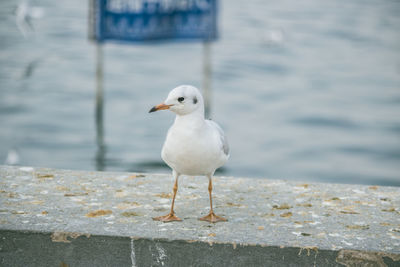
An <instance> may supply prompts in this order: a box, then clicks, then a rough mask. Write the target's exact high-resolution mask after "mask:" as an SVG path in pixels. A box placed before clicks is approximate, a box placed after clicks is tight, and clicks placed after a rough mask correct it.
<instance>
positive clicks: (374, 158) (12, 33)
mask: <svg viewBox="0 0 400 267" xmlns="http://www.w3.org/2000/svg"><path fill="white" fill-rule="evenodd" d="M21 5H22V6H21ZM88 7H89V4H88V2H86V1H78V0H69V1H51V0H36V1H30V2H21V1H11V0H2V1H0V164H15V165H30V166H38V167H52V168H63V169H80V170H106V171H135V172H136V171H137V172H157V173H168V172H170V170H169V169H168V167H166V165H164V163H163V162H162V160H161V156H160V152H161V148H162V144H163V142H164V138H165V135H166V133H167V130H168V128H169V126H170V125H171V124H172V122H173V120H174V114H172V113H171V112H157V113H154V114H148V110H149V109H150V108H151V107H152V106H153V105H155V104H158V103H160V102H162V101H163V100H164V99H165V98H166V96H167V94H168V92H169V91H170V90H171V89H172V88H174V87H176V86H178V85H181V84H192V85H194V86H196V87H199V88H200V87H201V85H202V67H203V66H202V60H203V57H202V52H203V46H202V44H201V43H195V42H192V43H184V42H183V43H182V42H163V43H155V44H151V45H147V44H142V45H123V44H117V43H107V44H106V45H105V46H104V48H103V50H104V93H105V95H104V99H105V106H104V149H99V147H98V146H97V143H96V125H95V85H96V82H95V81H96V75H95V67H96V63H95V59H96V58H95V55H96V51H95V45H94V44H93V43H91V42H90V41H89V40H88V37H87V35H88ZM399 14H400V1H397V0H363V1H361V0H351V1H344V0H331V1H318V0H306V1H301V2H298V1H286V0H283V1H270V0H251V1H240V0H229V1H228V0H223V1H220V2H219V33H220V34H219V35H220V38H219V39H218V40H217V41H216V42H214V43H213V44H212V47H211V54H212V57H211V61H212V73H213V74H212V103H211V104H212V107H211V117H212V119H213V120H215V121H217V122H218V123H219V124H220V125H221V126H222V127H223V128H224V130H225V132H226V134H227V135H228V139H229V142H230V146H231V158H230V161H229V162H228V164H227V165H226V166H225V167H223V168H222V169H221V170H220V171H219V172H218V175H229V176H246V177H255V178H274V179H288V180H298V181H319V182H336V183H359V184H377V185H395V186H400V16H399Z"/></svg>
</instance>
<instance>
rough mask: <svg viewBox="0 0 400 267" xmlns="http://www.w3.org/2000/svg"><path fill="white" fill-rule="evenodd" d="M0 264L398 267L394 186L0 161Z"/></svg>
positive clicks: (398, 194) (398, 203) (398, 191)
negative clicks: (212, 217)
mask: <svg viewBox="0 0 400 267" xmlns="http://www.w3.org/2000/svg"><path fill="white" fill-rule="evenodd" d="M0 186H1V187H0V188H1V189H0V194H1V195H0V196H1V199H0V200H1V208H0V265H1V266H245V265H248V266H399V265H400V212H399V211H400V210H399V207H400V188H396V187H378V186H360V185H337V184H307V183H293V182H287V181H280V180H267V179H246V178H232V177H217V178H216V179H215V183H214V188H215V192H214V197H215V199H214V202H215V211H216V213H217V214H219V215H222V216H224V217H226V218H227V219H228V222H223V223H222V222H221V223H217V224H210V223H207V222H202V221H198V220H197V218H198V217H200V216H204V215H205V214H206V213H207V211H208V192H207V180H206V178H204V177H184V178H183V179H181V181H180V185H179V190H178V197H177V200H176V210H175V211H176V213H177V215H178V216H180V217H181V218H182V219H183V221H182V222H174V223H162V222H156V221H153V220H152V219H151V217H154V216H157V215H161V214H164V213H167V212H168V209H169V205H170V194H169V193H170V191H171V187H172V179H171V177H170V176H168V175H154V174H134V173H107V172H81V171H79V172H77V171H64V170H53V169H38V168H31V167H8V166H1V167H0Z"/></svg>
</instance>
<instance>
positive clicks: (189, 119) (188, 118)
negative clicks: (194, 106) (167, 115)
mask: <svg viewBox="0 0 400 267" xmlns="http://www.w3.org/2000/svg"><path fill="white" fill-rule="evenodd" d="M199 111H200V110H199ZM174 124H175V125H182V124H184V125H185V127H189V128H196V127H201V126H202V125H203V124H204V113H202V112H192V113H189V114H186V115H178V114H177V115H176V117H175V123H174Z"/></svg>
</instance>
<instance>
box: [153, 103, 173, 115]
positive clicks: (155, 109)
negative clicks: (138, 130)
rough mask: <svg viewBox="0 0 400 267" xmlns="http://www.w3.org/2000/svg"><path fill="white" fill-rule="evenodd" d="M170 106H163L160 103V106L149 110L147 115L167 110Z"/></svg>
mask: <svg viewBox="0 0 400 267" xmlns="http://www.w3.org/2000/svg"><path fill="white" fill-rule="evenodd" d="M170 106H172V105H165V104H164V103H161V104H160V105H157V106H154V107H152V108H151V109H150V111H149V113H151V112H154V111H157V110H163V109H169V107H170Z"/></svg>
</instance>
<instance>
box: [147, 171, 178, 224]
mask: <svg viewBox="0 0 400 267" xmlns="http://www.w3.org/2000/svg"><path fill="white" fill-rule="evenodd" d="M174 176H175V183H174V187H173V188H172V190H173V192H174V196H173V197H172V204H171V211H170V212H169V213H168V214H167V215H164V216H159V217H154V218H153V220H155V221H162V222H173V221H182V220H181V219H179V218H178V217H177V216H175V212H174V204H175V196H176V192H177V191H178V177H179V175H178V174H176V173H175V172H174Z"/></svg>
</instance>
